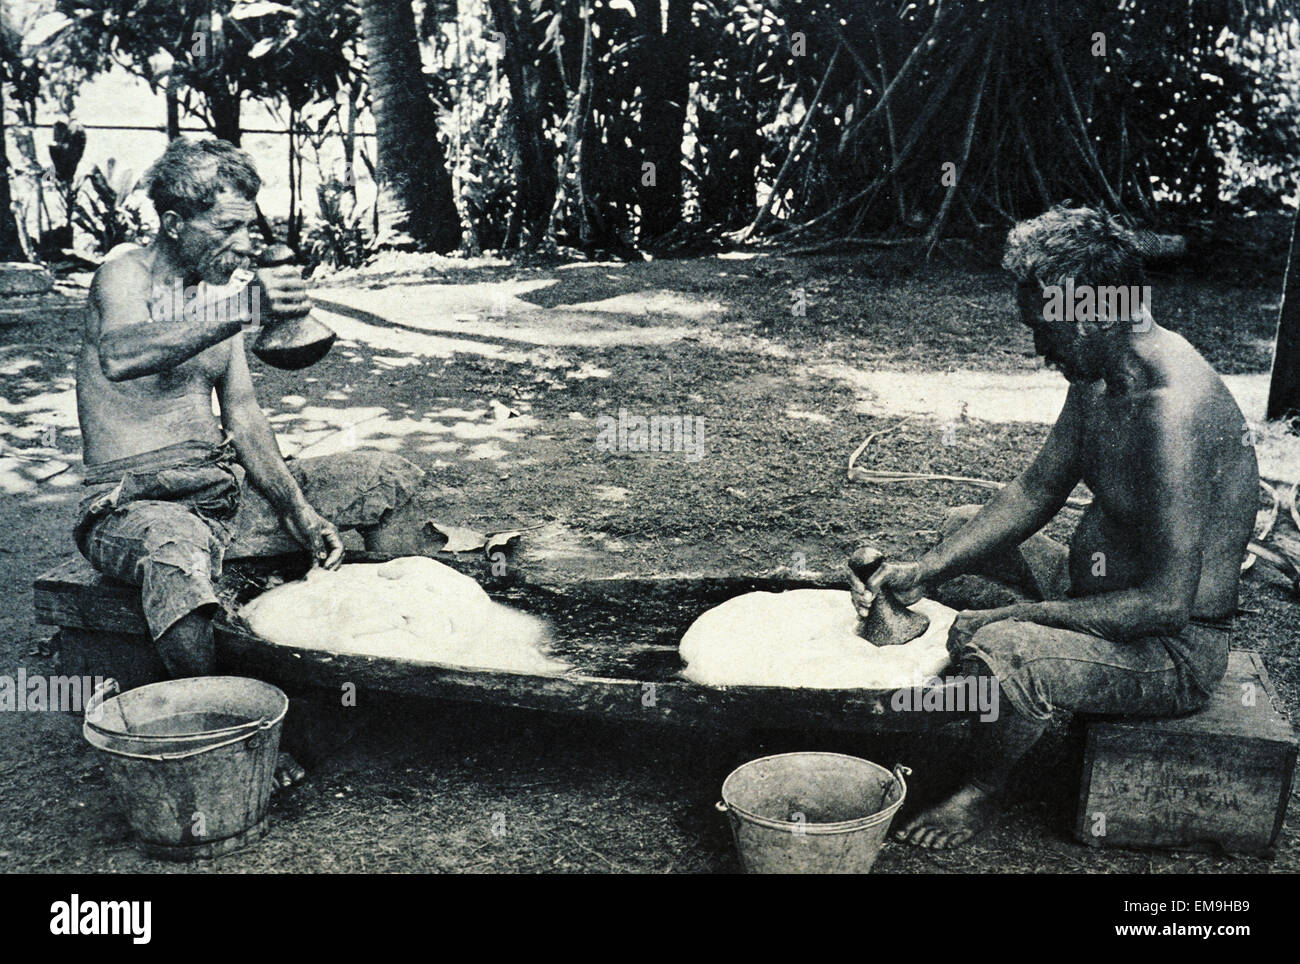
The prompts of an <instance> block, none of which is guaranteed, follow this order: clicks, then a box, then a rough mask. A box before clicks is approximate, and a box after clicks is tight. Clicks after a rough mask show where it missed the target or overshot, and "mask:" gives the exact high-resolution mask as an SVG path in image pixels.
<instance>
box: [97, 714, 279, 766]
mask: <svg viewBox="0 0 1300 964" xmlns="http://www.w3.org/2000/svg"><path fill="white" fill-rule="evenodd" d="M249 725H250V726H252V727H254V729H249V728H248V726H245V727H244V731H243V732H241V733H238V734H237V735H235V736H232V737H231V738H230V739H228V740H222V741H221V742H220V743H207V744H204V745H203V746H198V747H195V748H194V749H192V750H179V751H177V752H175V753H131V752H129V751H127V750H119V749H116V748H114V747H107V746H106V747H101V749H103V750H104V751H105V752H106V753H112V754H113V755H114V756H124V757H128V758H129V759H132V760H187V759H189V758H190V757H192V756H198V755H199V754H200V753H207V752H209V751H211V750H220V749H221V748H222V747H227V746H232V745H233V744H235V743H239V742H241V741H244V740H247V741H248V747H247V749H249V750H255V749H257V748H258V747H259V746H260V745H261V742H262V741H261V737H262V734H263V733H265V732H266V731H267V730H269V729H270V728H271V727H273V726H275V721H274V720H254V721H253V722H252V723H251V724H249ZM86 726H91V724H90V723H87V724H86ZM92 729H95V730H96V731H98V732H101V733H105V732H106V731H103V730H99V728H98V727H92ZM212 732H213V733H222V734H224V733H226V732H227V731H226V730H213V731H212ZM106 735H108V736H110V737H120V736H122V734H121V733H113V732H111V731H108V732H107V733H106ZM129 739H140V738H139V737H129Z"/></svg>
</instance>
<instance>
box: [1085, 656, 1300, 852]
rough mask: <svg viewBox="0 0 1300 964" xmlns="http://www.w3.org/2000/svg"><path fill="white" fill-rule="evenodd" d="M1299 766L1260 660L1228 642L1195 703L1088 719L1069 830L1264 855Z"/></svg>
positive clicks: (1124, 842)
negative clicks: (1169, 713)
mask: <svg viewBox="0 0 1300 964" xmlns="http://www.w3.org/2000/svg"><path fill="white" fill-rule="evenodd" d="M1252 701H1253V702H1252ZM1295 765H1296V733H1295V730H1294V728H1293V727H1292V726H1291V724H1290V722H1288V720H1287V719H1286V717H1285V716H1283V715H1282V714H1281V713H1280V712H1279V711H1278V709H1277V705H1276V696H1275V694H1274V692H1273V688H1272V686H1271V685H1270V683H1269V679H1268V674H1267V673H1266V672H1265V671H1264V665H1263V662H1262V661H1261V660H1260V657H1259V655H1258V654H1257V653H1252V652H1247V651H1245V650H1234V651H1233V652H1232V653H1231V654H1230V656H1229V658H1228V671H1227V674H1226V675H1225V676H1224V679H1223V682H1222V683H1220V684H1219V686H1218V688H1217V689H1216V691H1215V693H1214V696H1213V698H1212V699H1211V701H1210V704H1209V705H1208V706H1207V707H1206V708H1205V709H1204V710H1202V711H1201V712H1199V713H1196V714H1194V715H1192V716H1187V717H1182V718H1180V719H1164V720H1159V719H1107V720H1094V721H1091V722H1089V723H1088V724H1087V745H1086V749H1085V752H1084V762H1083V779H1082V783H1081V786H1080V790H1079V810H1078V815H1077V820H1076V823H1075V837H1076V838H1077V839H1078V840H1080V841H1081V842H1083V843H1085V844H1089V845H1091V846H1094V847H1103V846H1107V847H1108V846H1115V847H1152V848H1168V849H1176V850H1211V849H1217V848H1219V847H1221V848H1223V849H1224V850H1227V851H1229V852H1238V853H1249V854H1264V855H1267V854H1270V853H1271V852H1272V850H1273V848H1274V846H1275V845H1276V842H1277V838H1278V834H1279V833H1280V832H1281V830H1282V820H1283V818H1284V817H1285V816H1286V806H1287V801H1288V799H1289V798H1290V796H1291V779H1292V775H1293V773H1294V772H1295Z"/></svg>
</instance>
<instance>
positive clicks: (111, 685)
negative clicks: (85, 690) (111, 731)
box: [83, 676, 125, 733]
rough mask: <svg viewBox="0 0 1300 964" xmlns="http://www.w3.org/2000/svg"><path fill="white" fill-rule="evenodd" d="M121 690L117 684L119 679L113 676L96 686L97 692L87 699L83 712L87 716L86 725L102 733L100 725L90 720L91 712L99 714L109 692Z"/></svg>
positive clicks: (119, 691)
mask: <svg viewBox="0 0 1300 964" xmlns="http://www.w3.org/2000/svg"><path fill="white" fill-rule="evenodd" d="M121 692H122V689H121V687H120V686H118V685H117V680H116V679H114V678H113V677H112V676H110V677H109V678H108V679H106V680H102V681H101V682H100V684H99V685H98V686H96V687H95V692H93V693H91V694H90V699H88V700H86V709H85V711H84V714H83V715H84V716H85V717H86V725H87V726H89V727H91V728H92V729H94V730H95V731H96V732H101V733H102V732H103V731H102V730H100V729H99V727H97V726H95V725H94V724H93V723H91V722H90V717H91V714H92V713H93V714H94V715H95V716H98V715H99V714H100V712H101V711H102V710H103V709H104V701H105V700H106V699H108V697H109V694H117V693H121ZM123 719H125V717H123Z"/></svg>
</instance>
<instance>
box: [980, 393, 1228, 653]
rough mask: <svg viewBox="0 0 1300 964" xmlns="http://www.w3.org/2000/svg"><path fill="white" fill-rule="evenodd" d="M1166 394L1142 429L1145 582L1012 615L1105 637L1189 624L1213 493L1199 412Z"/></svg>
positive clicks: (1165, 631)
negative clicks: (1205, 473)
mask: <svg viewBox="0 0 1300 964" xmlns="http://www.w3.org/2000/svg"><path fill="white" fill-rule="evenodd" d="M1167 393H1168V390H1167V389H1166V390H1164V391H1162V392H1159V393H1157V397H1156V398H1155V399H1154V400H1153V402H1152V404H1151V405H1150V406H1149V408H1148V410H1147V412H1146V415H1145V417H1144V419H1143V421H1144V424H1142V425H1140V426H1139V427H1138V430H1139V431H1141V432H1143V434H1144V437H1145V438H1146V439H1147V440H1148V444H1147V445H1146V446H1144V448H1143V454H1144V455H1145V456H1146V458H1145V459H1144V461H1143V463H1142V464H1141V466H1140V467H1139V469H1138V473H1137V476H1136V479H1135V482H1136V485H1137V486H1138V491H1139V497H1140V498H1141V499H1142V502H1143V512H1142V515H1141V522H1140V523H1139V527H1140V528H1139V533H1138V540H1137V550H1138V552H1140V553H1141V554H1142V555H1141V560H1142V565H1143V570H1144V571H1143V579H1142V581H1141V582H1140V583H1139V584H1138V585H1137V586H1134V587H1133V588H1131V589H1121V590H1117V591H1115V592H1106V593H1098V594H1097V595H1095V596H1081V597H1078V598H1075V599H1067V600H1061V601H1050V602H1042V603H1029V604H1025V605H1022V606H1012V607H1008V608H1009V609H1012V610H1015V612H1014V613H1012V614H1011V618H1015V619H1024V620H1026V621H1029V622H1035V623H1039V624H1041V625H1044V626H1055V627H1058V628H1060V629H1071V630H1074V631H1076V632H1083V633H1091V634H1092V635H1094V636H1102V637H1105V638H1107V639H1133V638H1136V637H1139V636H1148V635H1172V634H1174V633H1178V632H1180V631H1181V630H1182V629H1183V627H1184V626H1186V625H1187V621H1188V620H1189V619H1190V618H1191V613H1192V607H1193V606H1194V605H1195V602H1196V591H1197V589H1198V588H1199V585H1200V578H1201V552H1202V548H1203V546H1204V536H1205V516H1206V510H1207V506H1206V500H1207V499H1209V498H1211V494H1210V493H1209V491H1208V489H1207V486H1206V484H1205V479H1204V478H1203V473H1202V472H1201V468H1202V466H1203V459H1202V457H1201V455H1200V450H1201V447H1200V445H1199V444H1198V429H1197V427H1196V423H1195V418H1194V414H1193V413H1191V412H1187V411H1185V410H1180V408H1179V406H1178V403H1177V402H1176V401H1175V400H1173V399H1170V398H1168V397H1167ZM1160 396H1165V397H1160ZM994 612H1001V610H994Z"/></svg>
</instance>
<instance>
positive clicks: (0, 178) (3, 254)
mask: <svg viewBox="0 0 1300 964" xmlns="http://www.w3.org/2000/svg"><path fill="white" fill-rule="evenodd" d="M4 113H5V100H4V84H3V83H0V261H26V260H27V254H26V252H24V251H23V245H22V241H21V239H20V238H19V237H18V222H16V221H15V220H14V212H13V207H12V202H13V198H12V197H11V195H10V193H9V154H8V148H7V146H6V144H5V126H4Z"/></svg>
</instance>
